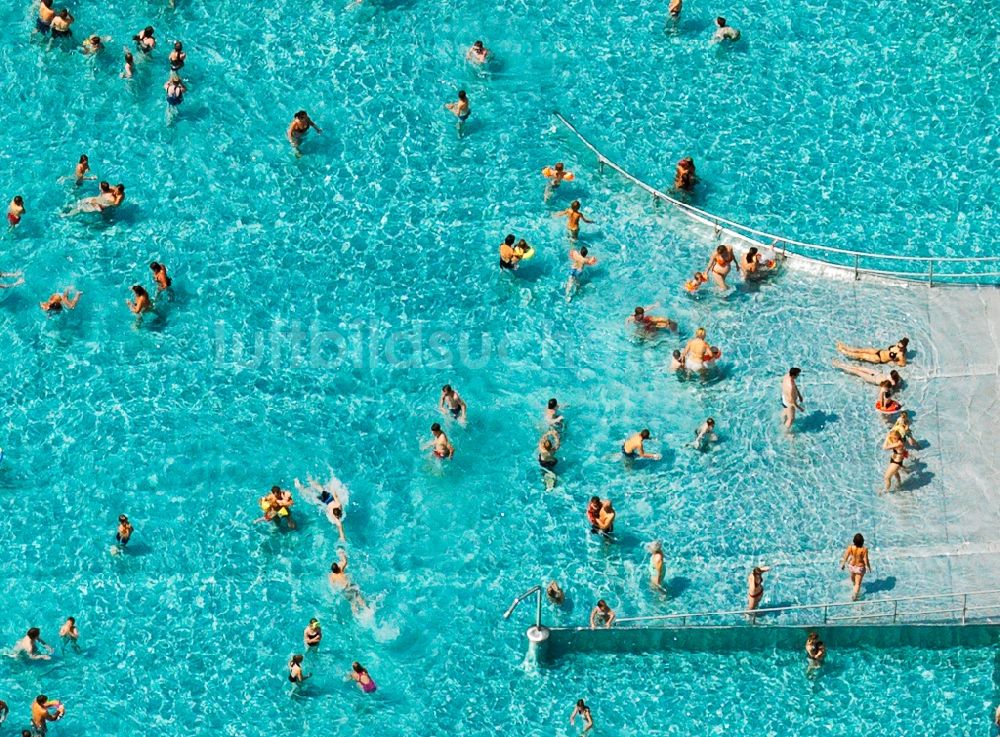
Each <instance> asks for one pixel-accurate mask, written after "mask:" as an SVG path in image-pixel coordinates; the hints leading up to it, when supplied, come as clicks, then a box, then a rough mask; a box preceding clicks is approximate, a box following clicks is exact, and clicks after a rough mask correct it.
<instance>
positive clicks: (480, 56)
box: [465, 41, 491, 64]
mask: <svg viewBox="0 0 1000 737" xmlns="http://www.w3.org/2000/svg"><path fill="white" fill-rule="evenodd" d="M490 53H491V52H490V50H489V49H488V48H486V47H485V46H483V42H482V41H476V42H475V43H474V44H472V46H470V47H469V50H468V51H467V52H465V60H466V61H468V62H471V63H472V64H485V63H486V62H487V61H488V60H489V58H490Z"/></svg>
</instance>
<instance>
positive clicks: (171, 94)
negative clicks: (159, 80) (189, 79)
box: [163, 72, 187, 124]
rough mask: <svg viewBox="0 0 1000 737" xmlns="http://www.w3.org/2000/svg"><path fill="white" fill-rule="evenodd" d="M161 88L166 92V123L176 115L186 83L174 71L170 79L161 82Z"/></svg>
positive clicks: (182, 99)
mask: <svg viewBox="0 0 1000 737" xmlns="http://www.w3.org/2000/svg"><path fill="white" fill-rule="evenodd" d="M163 90H164V91H165V92H166V93H167V123H168V124H169V123H171V122H172V121H173V119H174V117H176V115H177V109H178V107H180V104H181V103H182V102H184V93H186V92H187V85H185V84H184V80H183V79H181V78H180V77H179V76H178V75H177V73H176V72H171V73H170V79H168V80H167V81H166V82H164V83H163Z"/></svg>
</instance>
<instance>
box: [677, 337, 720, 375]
mask: <svg viewBox="0 0 1000 737" xmlns="http://www.w3.org/2000/svg"><path fill="white" fill-rule="evenodd" d="M706 335H707V333H706V332H705V328H698V329H697V330H695V331H694V337H693V338H691V340H689V341H688V342H687V344H686V345H685V346H684V350H682V351H681V360H682V362H683V364H684V368H686V369H689V370H691V371H702V370H703V369H704V368H705V362H706V361H711V360H713V359H712V346H710V345H709V344H708V341H707V340H705V336H706Z"/></svg>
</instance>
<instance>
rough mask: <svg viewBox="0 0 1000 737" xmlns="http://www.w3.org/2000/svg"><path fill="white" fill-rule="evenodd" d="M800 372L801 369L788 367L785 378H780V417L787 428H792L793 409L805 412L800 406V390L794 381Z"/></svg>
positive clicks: (793, 419)
mask: <svg viewBox="0 0 1000 737" xmlns="http://www.w3.org/2000/svg"><path fill="white" fill-rule="evenodd" d="M800 373H802V369H800V368H797V367H792V368H790V369H788V373H787V374H785V378H784V379H782V380H781V417H782V419H783V420H784V422H785V427H786V428H787V429H789V430H790V429H791V428H792V423H793V422H795V410H798V411H799V412H805V410H804V409H803V408H802V401H803V400H802V392H800V391H799V387H798V385H797V384H796V383H795V380H796V379H798V378H799V374H800Z"/></svg>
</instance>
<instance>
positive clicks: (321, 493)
mask: <svg viewBox="0 0 1000 737" xmlns="http://www.w3.org/2000/svg"><path fill="white" fill-rule="evenodd" d="M306 481H307V482H308V484H309V486H308V488H307V487H306V486H305V485H303V484H302V482H300V481H299V480H298V479H295V489H296V490H297V491H298V492H299V493H300V494H302V496H303V497H305V498H307V499H308V498H309V496H310V495H309V494H307V493H306V492H307V491H311V492H312V495H313V496H314V498H315V499H316V501H317V502H319V504H320V505H321V506H322V507H323V511H324V512H326V518H327V519H328V520H329V521H330V524H331V525H333V526H334V527H336V528H337V532H338V533H339V535H340V541H341V542H347V538H346V537H344V500H343V499H341V497H340V494H339V493H338V491H343V492H344V494H345V497H346V492H347V489H346V488H345V487H344V485H343V484H341V483H340V482H339V481H338V480H337V479H335V478H334V479H331V480H330V482H329V483H328V484H326V485H323V484H320V483H319V482H318V481H316V479H314V478H313V477H312V476H307V477H306Z"/></svg>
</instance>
